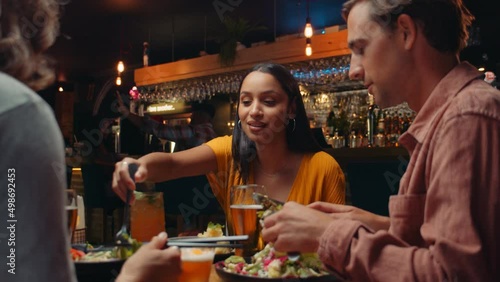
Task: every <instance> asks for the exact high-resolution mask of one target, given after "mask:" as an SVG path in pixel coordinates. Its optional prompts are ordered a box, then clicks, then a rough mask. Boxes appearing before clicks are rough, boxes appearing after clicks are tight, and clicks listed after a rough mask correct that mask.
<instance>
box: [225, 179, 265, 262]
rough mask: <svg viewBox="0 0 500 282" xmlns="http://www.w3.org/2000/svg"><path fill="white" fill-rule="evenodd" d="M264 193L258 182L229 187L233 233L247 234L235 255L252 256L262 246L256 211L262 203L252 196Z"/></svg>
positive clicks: (260, 208) (263, 188)
mask: <svg viewBox="0 0 500 282" xmlns="http://www.w3.org/2000/svg"><path fill="white" fill-rule="evenodd" d="M254 192H257V193H261V194H264V195H266V191H265V187H264V186H263V185H258V184H249V185H237V186H233V187H231V191H230V210H231V219H230V221H229V222H230V223H231V227H232V231H233V233H234V235H248V241H246V242H245V243H244V248H243V250H242V249H236V252H235V253H236V255H239V256H245V257H246V256H252V255H253V254H255V253H256V252H257V251H259V250H261V249H262V248H263V247H264V246H263V245H264V242H263V240H262V237H261V236H260V231H261V226H260V224H259V218H258V217H257V211H259V210H262V205H260V204H257V203H256V202H255V200H254V198H253V196H252V195H253V193H254Z"/></svg>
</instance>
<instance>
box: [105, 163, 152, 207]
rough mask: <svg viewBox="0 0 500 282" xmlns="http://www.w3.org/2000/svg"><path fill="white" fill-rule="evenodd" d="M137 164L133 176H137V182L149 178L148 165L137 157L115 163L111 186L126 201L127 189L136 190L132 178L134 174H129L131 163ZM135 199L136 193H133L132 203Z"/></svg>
mask: <svg viewBox="0 0 500 282" xmlns="http://www.w3.org/2000/svg"><path fill="white" fill-rule="evenodd" d="M132 163H133V164H137V166H138V168H137V172H136V173H135V175H134V176H133V177H135V182H143V181H144V180H146V178H147V169H146V165H144V164H143V163H142V162H140V161H139V160H136V159H132V158H124V159H123V160H122V161H121V162H117V163H116V164H115V171H114V172H113V181H112V184H111V187H112V188H113V191H114V192H115V193H116V195H118V197H120V199H122V200H123V201H124V202H125V201H126V199H127V189H129V190H132V191H133V190H135V182H134V180H133V179H132V175H130V174H129V164H132ZM134 201H135V197H134V194H133V193H132V194H131V197H130V203H133V202H134Z"/></svg>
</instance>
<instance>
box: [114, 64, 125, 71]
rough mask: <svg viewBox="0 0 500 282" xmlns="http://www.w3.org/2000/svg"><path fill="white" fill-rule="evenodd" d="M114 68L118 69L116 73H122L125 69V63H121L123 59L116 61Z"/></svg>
mask: <svg viewBox="0 0 500 282" xmlns="http://www.w3.org/2000/svg"><path fill="white" fill-rule="evenodd" d="M116 69H117V70H118V73H122V72H123V71H124V70H125V65H124V64H123V61H119V62H118V65H117V66H116Z"/></svg>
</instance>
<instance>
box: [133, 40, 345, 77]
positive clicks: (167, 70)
mask: <svg viewBox="0 0 500 282" xmlns="http://www.w3.org/2000/svg"><path fill="white" fill-rule="evenodd" d="M305 45H306V44H305V38H297V39H291V40H286V41H277V42H274V43H269V44H266V45H261V46H256V47H252V48H247V49H243V50H239V51H238V55H237V57H236V61H235V63H234V65H233V66H231V67H221V66H220V64H219V58H218V54H215V55H207V56H203V57H199V58H194V59H188V60H181V61H177V62H172V63H166V64H160V65H155V66H149V67H144V68H140V69H136V70H135V72H134V80H135V83H136V85H137V86H145V85H152V84H157V83H163V82H168V81H175V80H182V79H189V78H196V77H203V76H209V75H216V74H221V73H227V72H234V71H241V70H247V69H250V68H251V67H252V66H254V65H255V64H257V63H260V62H266V61H272V62H275V63H280V64H286V63H293V62H300V61H307V60H315V59H321V58H327V57H335V56H342V55H347V54H350V50H349V49H348V47H347V30H342V31H339V32H333V33H328V34H323V35H315V36H314V37H313V38H312V47H313V55H312V56H309V57H307V56H306V55H305V53H304V50H305Z"/></svg>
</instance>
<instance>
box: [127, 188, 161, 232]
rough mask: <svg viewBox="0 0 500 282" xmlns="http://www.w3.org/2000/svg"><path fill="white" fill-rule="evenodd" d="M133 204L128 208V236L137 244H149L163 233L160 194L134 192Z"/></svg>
mask: <svg viewBox="0 0 500 282" xmlns="http://www.w3.org/2000/svg"><path fill="white" fill-rule="evenodd" d="M134 194H135V203H134V204H133V205H132V206H131V207H130V231H131V234H130V236H131V237H132V238H134V239H136V240H137V241H139V242H149V241H150V240H151V238H153V237H154V236H156V235H158V233H160V232H162V231H165V213H164V209H163V193H162V192H138V191H134Z"/></svg>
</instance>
